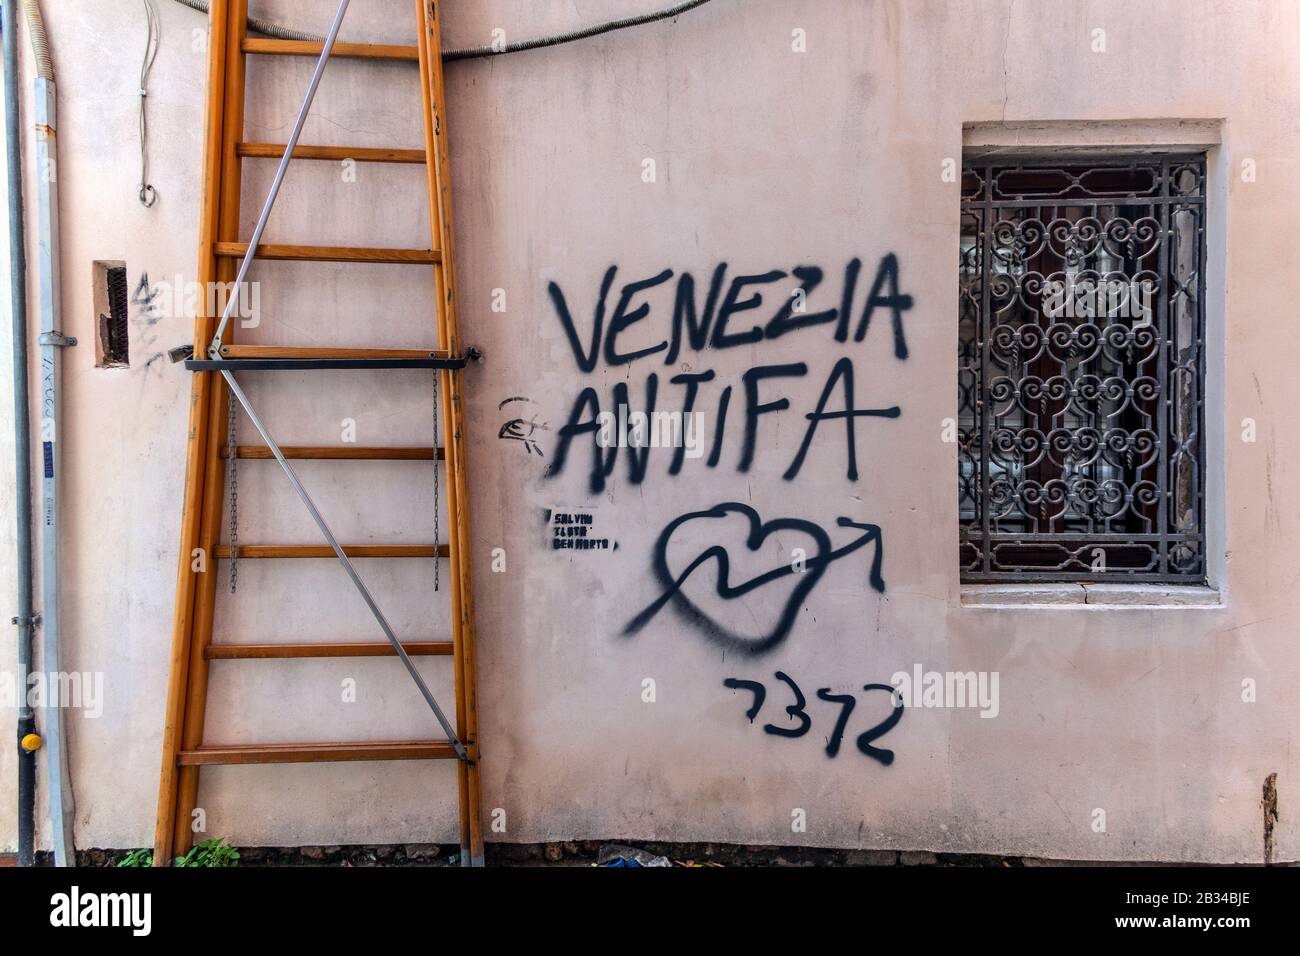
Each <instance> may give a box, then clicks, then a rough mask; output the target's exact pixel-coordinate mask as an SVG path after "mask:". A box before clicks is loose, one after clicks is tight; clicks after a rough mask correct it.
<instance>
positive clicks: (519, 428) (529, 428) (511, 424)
mask: <svg viewBox="0 0 1300 956" xmlns="http://www.w3.org/2000/svg"><path fill="white" fill-rule="evenodd" d="M514 402H525V403H527V404H530V405H531V404H532V400H531V399H528V398H524V397H522V396H515V397H513V398H507V399H506V400H505V401H503V402H501V404H499V405H498V406H497V410H498V411H500V410H501V409H503V408H505V407H506V406H507V405H510V404H512V403H514ZM545 428H546V426H545V425H543V424H540V423H539V422H538V421H537V416H536V415H534V416H533V417H532V418H528V419H524V418H512V419H510V420H509V421H507V422H505V423H504V424H502V426H501V430H500V431H498V432H497V438H503V439H506V440H508V441H517V442H522V443H523V446H524V450H525V451H527V452H528V454H530V455H532V454H536V455H537V456H538V457H539V458H545V457H546V456H545V455H543V454H542V446H541V445H539V444H538V443H537V439H536V438H534V437H533V436H534V435H535V434H536V433H537V432H538V431H539V430H542V429H545Z"/></svg>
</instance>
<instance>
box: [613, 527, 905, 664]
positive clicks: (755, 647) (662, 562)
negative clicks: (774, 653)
mask: <svg viewBox="0 0 1300 956" xmlns="http://www.w3.org/2000/svg"><path fill="white" fill-rule="evenodd" d="M729 514H739V515H743V516H744V517H745V518H746V519H748V521H749V534H748V536H747V537H746V539H745V545H746V547H748V548H749V550H750V551H755V552H756V551H758V549H759V548H760V547H762V545H763V542H764V541H766V540H767V539H768V537H769V536H771V535H773V534H775V533H777V532H779V531H797V532H801V533H803V534H806V535H808V536H809V537H811V538H812V539H813V540H814V541H815V542H816V543H817V553H816V554H815V555H812V556H810V557H809V558H808V559H807V560H806V561H805V562H804V563H803V570H802V571H800V570H798V569H796V567H795V565H794V564H793V562H791V563H786V564H782V565H781V566H780V567H776V568H773V569H771V570H770V571H766V572H764V573H763V574H760V575H758V576H757V577H753V578H750V579H749V580H748V581H744V582H742V583H740V584H737V585H735V586H733V585H732V584H731V583H730V581H729V580H728V578H729V577H730V570H731V558H730V556H729V555H728V553H727V549H726V548H725V547H724V546H722V545H712V546H711V547H709V548H706V549H705V550H704V551H703V552H702V553H701V554H700V555H699V556H698V557H697V558H695V560H694V561H692V562H691V563H690V564H689V565H687V567H686V569H685V570H684V571H682V573H681V574H679V575H677V576H675V577H674V575H673V573H672V571H671V570H670V569H669V567H668V546H669V544H670V542H671V541H672V538H673V535H674V534H675V533H676V532H677V530H678V529H680V528H681V527H682V526H683V525H685V524H687V523H688V522H691V521H697V520H700V519H706V518H708V519H713V518H725V517H727V516H728V515H729ZM837 523H838V525H839V526H840V527H841V528H856V529H858V530H859V531H862V532H863V534H862V535H861V536H860V537H858V538H857V539H856V540H854V541H851V542H850V543H849V544H847V545H845V546H844V547H842V548H837V549H834V550H832V548H831V537H830V535H829V534H827V532H826V531H825V530H824V529H823V528H822V527H821V525H818V524H816V523H814V522H812V521H805V520H803V519H802V518H777V519H774V520H772V521H768V522H766V523H764V522H763V520H762V519H761V518H760V517H759V515H758V512H757V511H755V510H754V509H753V508H751V507H749V506H748V505H746V504H741V503H740V502H737V501H728V502H724V503H722V504H720V505H716V506H715V507H713V508H709V509H708V510H706V511H692V512H689V513H687V514H684V515H681V516H680V517H678V518H676V519H674V520H673V521H672V522H670V523H669V524H668V526H667V527H665V528H664V530H663V531H662V532H660V534H659V538H658V540H657V541H656V542H655V554H654V572H655V576H656V577H657V578H658V579H659V582H660V584H662V585H663V587H664V593H663V594H661V595H660V596H659V597H658V598H656V599H655V601H654V602H653V603H652V604H651V605H650V606H649V607H647V608H646V609H645V610H644V611H642V612H641V613H640V614H638V615H637V616H636V617H634V618H633V619H632V620H631V621H629V622H628V624H627V626H626V627H625V628H624V629H623V633H624V634H625V635H628V636H631V635H634V634H636V633H638V632H640V631H641V629H642V628H644V627H645V626H646V624H648V623H649V622H650V620H651V619H652V618H654V616H655V615H657V614H658V613H659V612H660V611H661V610H663V608H664V606H665V605H666V604H668V603H669V602H670V601H671V602H673V604H674V606H675V607H676V608H677V610H678V611H679V612H680V613H681V614H682V615H683V616H684V617H685V618H686V620H688V621H689V622H690V623H691V624H693V625H695V626H696V627H698V628H699V629H700V630H701V631H703V632H704V634H705V635H706V636H707V637H708V638H709V639H710V640H712V641H714V642H715V643H718V644H721V645H722V646H723V647H726V648H727V649H729V650H733V651H739V652H740V653H742V654H748V655H758V654H764V653H767V652H768V651H770V650H772V649H773V648H775V647H777V646H778V645H780V644H781V642H783V641H784V640H785V639H786V638H787V637H788V636H789V635H790V631H791V629H792V628H793V627H794V622H795V619H796V618H797V617H798V615H799V609H800V608H801V607H802V606H803V602H804V600H805V599H806V598H807V597H808V595H809V594H810V593H811V592H812V589H813V588H814V587H816V586H817V582H818V581H820V580H821V577H822V575H823V574H825V573H826V568H827V567H828V566H830V564H831V562H833V561H837V560H839V559H840V558H842V557H844V556H845V555H849V554H852V553H853V552H854V551H857V550H858V549H859V548H861V547H863V546H864V545H866V544H869V543H870V542H872V541H874V542H875V543H876V552H875V557H874V558H873V559H872V562H871V571H870V578H869V580H870V582H871V586H872V587H873V588H874V589H875V590H877V591H880V592H883V591H884V590H885V581H884V578H883V577H882V576H881V570H880V569H881V565H882V563H883V559H884V540H883V538H882V537H881V533H880V528H879V526H877V525H873V524H862V523H859V522H856V521H853V520H851V519H849V518H840V519H838V522H837ZM710 560H716V561H717V562H718V583H717V594H718V597H720V598H722V599H723V600H724V601H731V600H734V599H736V598H740V597H744V596H745V595H747V594H749V593H750V592H752V591H754V590H756V589H758V588H761V587H763V586H764V585H766V584H770V583H772V582H773V581H778V580H780V579H782V578H784V577H786V576H787V575H791V574H798V575H799V577H800V581H799V583H798V584H796V585H795V587H794V588H793V589H792V590H791V592H790V596H789V597H788V598H787V599H786V603H785V606H784V608H783V609H782V611H781V616H780V618H779V619H778V620H777V622H776V624H775V626H774V627H773V628H772V629H771V630H770V631H769V632H768V633H766V634H764V635H761V636H759V637H757V638H755V637H747V636H745V635H743V634H739V633H737V632H735V631H733V630H731V629H729V628H727V627H726V626H725V625H723V624H722V623H720V622H718V621H717V620H715V619H714V618H712V617H710V616H709V615H708V614H707V613H705V612H704V611H703V610H702V609H701V608H700V607H699V605H697V604H696V603H695V602H693V601H692V600H691V599H690V598H689V597H687V596H686V594H685V593H683V591H682V585H683V584H684V583H685V582H686V580H687V579H688V578H689V577H690V576H691V575H692V574H693V573H694V572H695V570H696V569H697V568H699V567H700V566H701V565H703V564H705V563H707V562H708V561H710Z"/></svg>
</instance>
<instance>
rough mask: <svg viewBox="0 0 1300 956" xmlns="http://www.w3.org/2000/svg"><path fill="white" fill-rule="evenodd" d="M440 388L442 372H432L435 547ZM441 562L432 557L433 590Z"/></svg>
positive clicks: (436, 539) (436, 538) (438, 538)
mask: <svg viewBox="0 0 1300 956" xmlns="http://www.w3.org/2000/svg"><path fill="white" fill-rule="evenodd" d="M441 388H442V374H441V373H440V372H434V373H433V544H434V547H435V548H437V546H438V545H440V544H442V535H441V533H440V531H441V528H440V521H439V516H438V512H439V510H440V509H441V498H442V496H441V495H440V493H439V490H440V488H439V479H438V448H439V447H440V446H439V444H438V392H439V390H440V389H441ZM444 447H445V446H444ZM443 456H444V461H445V460H446V457H445V456H446V452H445V451H444V452H443ZM441 564H442V561H441V559H439V558H437V557H435V558H434V559H433V589H434V591H437V590H438V570H439V565H441Z"/></svg>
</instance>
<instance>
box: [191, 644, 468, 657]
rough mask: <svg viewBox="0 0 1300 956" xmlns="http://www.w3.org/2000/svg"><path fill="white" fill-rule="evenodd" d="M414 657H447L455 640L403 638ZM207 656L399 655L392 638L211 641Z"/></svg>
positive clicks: (406, 648)
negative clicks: (306, 641) (345, 641)
mask: <svg viewBox="0 0 1300 956" xmlns="http://www.w3.org/2000/svg"><path fill="white" fill-rule="evenodd" d="M402 649H403V650H405V651H406V653H408V654H410V655H411V656H412V657H446V656H448V655H449V654H451V653H452V646H451V641H403V642H402ZM203 655H204V656H205V657H206V658H207V659H208V660H210V661H259V660H271V659H280V658H290V657H396V656H397V651H395V650H393V645H392V644H390V643H388V641H372V642H367V643H364V644H209V645H208V646H207V647H206V648H205V649H204V652H203Z"/></svg>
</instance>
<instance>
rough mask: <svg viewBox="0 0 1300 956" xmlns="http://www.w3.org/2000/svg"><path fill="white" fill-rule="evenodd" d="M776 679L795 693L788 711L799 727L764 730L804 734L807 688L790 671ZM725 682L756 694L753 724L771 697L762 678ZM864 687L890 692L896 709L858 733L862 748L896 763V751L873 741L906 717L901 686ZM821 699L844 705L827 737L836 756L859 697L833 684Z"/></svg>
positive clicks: (766, 726)
mask: <svg viewBox="0 0 1300 956" xmlns="http://www.w3.org/2000/svg"><path fill="white" fill-rule="evenodd" d="M776 679H777V680H779V681H781V682H783V683H784V684H786V686H788V687H789V688H790V692H791V694H793V696H794V703H793V704H790V705H788V706H787V707H786V708H785V712H786V714H788V715H789V717H790V718H791V719H792V720H794V721H795V726H794V727H778V726H777V725H775V724H764V725H763V731H764V732H765V733H769V734H773V735H774V736H777V737H802V736H803V735H804V734H806V733H808V731H809V730H811V729H812V717H810V716H809V715H808V712H807V711H806V710H805V709H804V708H805V707H806V706H807V704H808V699H807V698H806V697H804V694H803V691H802V690H800V689H799V685H798V684H796V683H795V682H794V679H793V678H792V677H790V675H789V674H786V673H784V672H783V671H777V672H776ZM722 684H723V686H724V687H729V688H731V689H732V690H747V691H750V692H751V693H752V694H753V695H754V704H753V706H751V707H750V708H749V710H747V711H745V716H746V717H748V718H749V722H750V723H751V724H752V723H753V722H754V719H755V718H756V717H757V716H758V715H759V712H760V711H762V709H763V702H764V701H766V700H767V688H766V687H764V686H763V685H762V684H761V683H759V682H758V681H753V680H741V679H740V678H738V677H728V678H727V679H726V680H724V681H723V682H722ZM862 690H863V691H864V692H867V691H884V692H885V693H887V694H889V695H890V701H891V703H892V704H893V709H892V710H891V711H890V714H889V716H888V717H886V718H885V719H884V720H882V721H881V722H880V723H878V724H876V725H875V726H874V727H871V728H870V729H868V730H864V731H863V732H862V733H860V734H858V739H857V746H858V750H860V751H861V752H862V753H863V754H865V755H866V756H868V757H870V758H871V759H872V760H879V761H880V762H881V763H882V764H884V765H885V766H886V767H888V766H889V765H890V764H891V763H893V762H894V752H893V751H892V750H887V749H885V748H884V747H873V746H872V742H873V741H876V740H879V739H880V738H881V737H883V736H884V735H885V734H887V733H889V731H890V730H892V729H893V727H894V725H895V724H897V723H898V722H899V721H900V720H902V719H903V699H902V697H901V696H900V695H899V694H898V693H897V688H895V687H893V686H892V685H890V684H865V685H863V688H862ZM817 699H818V700H824V701H826V702H827V703H828V704H838V705H839V708H840V710H839V714H838V716H837V717H836V719H835V726H834V728H833V729H832V730H831V733H830V736H829V737H827V738H826V756H828V757H834V756H836V755H837V754H838V753H839V752H840V743H841V742H842V741H843V740H844V731H845V729H846V728H847V727H848V725H849V718H850V717H852V716H853V708H854V707H856V706H857V703H858V699H857V697H855V696H854V695H852V694H833V693H831V688H829V687H822V688H819V689H818V690H817Z"/></svg>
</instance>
